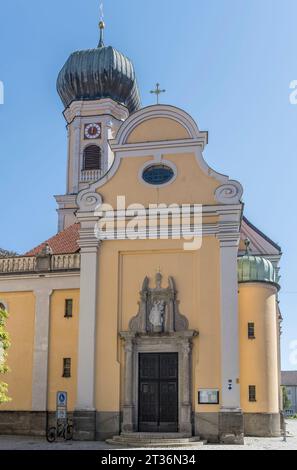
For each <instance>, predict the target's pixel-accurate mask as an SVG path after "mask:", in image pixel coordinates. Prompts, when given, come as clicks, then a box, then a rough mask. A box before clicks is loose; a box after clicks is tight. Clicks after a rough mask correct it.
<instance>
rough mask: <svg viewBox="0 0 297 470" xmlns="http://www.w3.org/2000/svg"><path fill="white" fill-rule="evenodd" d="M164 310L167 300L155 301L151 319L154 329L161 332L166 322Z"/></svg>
mask: <svg viewBox="0 0 297 470" xmlns="http://www.w3.org/2000/svg"><path fill="white" fill-rule="evenodd" d="M164 311H165V302H164V300H158V301H155V302H154V304H153V307H152V309H151V313H150V316H149V321H150V323H151V324H152V325H153V327H154V331H157V332H161V331H162V329H163V323H164Z"/></svg>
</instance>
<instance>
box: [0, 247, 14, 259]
mask: <svg viewBox="0 0 297 470" xmlns="http://www.w3.org/2000/svg"><path fill="white" fill-rule="evenodd" d="M13 256H17V253H16V252H15V251H9V250H3V248H0V258H9V257H13Z"/></svg>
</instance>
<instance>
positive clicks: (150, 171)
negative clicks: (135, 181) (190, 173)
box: [142, 165, 174, 186]
mask: <svg viewBox="0 0 297 470" xmlns="http://www.w3.org/2000/svg"><path fill="white" fill-rule="evenodd" d="M142 178H143V179H144V181H145V182H146V183H148V184H154V185H156V186H158V185H161V184H166V183H169V181H171V180H172V179H173V178H174V171H173V170H172V168H170V167H169V166H166V165H152V166H149V167H148V168H146V169H145V170H144V172H143V174H142Z"/></svg>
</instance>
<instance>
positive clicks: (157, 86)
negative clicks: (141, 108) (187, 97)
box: [151, 83, 166, 104]
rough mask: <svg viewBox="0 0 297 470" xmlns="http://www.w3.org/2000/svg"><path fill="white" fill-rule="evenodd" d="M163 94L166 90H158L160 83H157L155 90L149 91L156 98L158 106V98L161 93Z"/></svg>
mask: <svg viewBox="0 0 297 470" xmlns="http://www.w3.org/2000/svg"><path fill="white" fill-rule="evenodd" d="M165 92H166V90H161V89H160V83H157V84H156V89H155V90H151V93H152V94H154V95H156V97H157V104H159V96H160V94H161V93H165Z"/></svg>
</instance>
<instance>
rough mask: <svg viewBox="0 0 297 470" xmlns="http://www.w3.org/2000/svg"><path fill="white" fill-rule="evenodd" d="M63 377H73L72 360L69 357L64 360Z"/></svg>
mask: <svg viewBox="0 0 297 470" xmlns="http://www.w3.org/2000/svg"><path fill="white" fill-rule="evenodd" d="M63 377H65V378H69V377H71V359H70V358H69V357H64V359H63Z"/></svg>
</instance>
